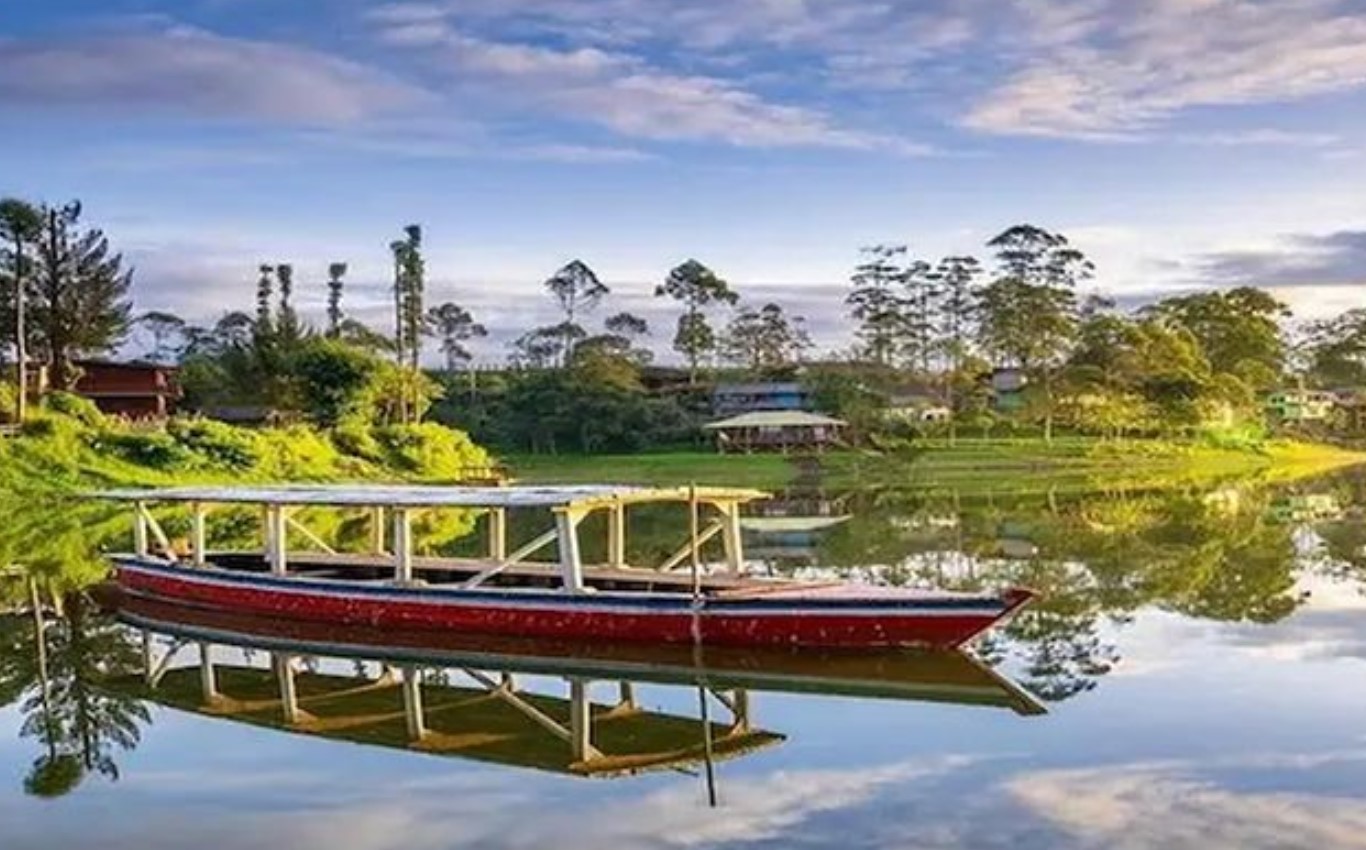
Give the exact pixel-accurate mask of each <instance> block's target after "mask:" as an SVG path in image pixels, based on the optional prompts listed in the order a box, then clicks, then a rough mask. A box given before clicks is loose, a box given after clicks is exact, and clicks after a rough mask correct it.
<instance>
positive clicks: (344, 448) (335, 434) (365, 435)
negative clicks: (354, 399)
mask: <svg viewBox="0 0 1366 850" xmlns="http://www.w3.org/2000/svg"><path fill="white" fill-rule="evenodd" d="M332 442H333V443H334V444H335V445H336V447H337V450H338V451H340V452H342V453H343V454H347V455H351V456H352V457H358V458H361V459H363V460H367V461H371V462H373V463H381V462H383V460H384V449H383V448H382V447H381V446H380V444H379V442H378V441H376V440H375V435H374V434H373V433H371V430H370V424H369V423H368V422H366V421H365V420H364V418H362V417H347V418H346V419H344V420H342V421H341V422H340V423H339V424H338V425H337V427H336V428H334V429H332Z"/></svg>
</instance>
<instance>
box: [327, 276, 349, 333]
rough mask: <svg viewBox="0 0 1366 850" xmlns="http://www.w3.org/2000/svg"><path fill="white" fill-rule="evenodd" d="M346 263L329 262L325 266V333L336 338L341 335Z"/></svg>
mask: <svg viewBox="0 0 1366 850" xmlns="http://www.w3.org/2000/svg"><path fill="white" fill-rule="evenodd" d="M346 271H347V266H346V263H331V264H329V265H328V267H327V335H328V336H330V337H332V338H333V339H336V338H337V337H338V336H340V335H341V324H342V319H343V318H344V316H343V314H342V306H341V302H342V289H343V287H344V286H345V283H344V282H343V280H342V278H344V277H346Z"/></svg>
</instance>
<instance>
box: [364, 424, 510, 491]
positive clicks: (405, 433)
mask: <svg viewBox="0 0 1366 850" xmlns="http://www.w3.org/2000/svg"><path fill="white" fill-rule="evenodd" d="M374 436H375V439H376V441H377V442H378V443H379V445H380V447H381V448H382V449H383V451H384V459H385V460H386V461H387V462H388V464H389V465H390V466H392V467H394V468H396V469H399V470H401V471H403V472H411V473H415V474H418V475H420V476H421V477H423V478H429V479H432V480H440V481H455V480H457V479H459V478H461V477H463V476H464V474H465V472H466V470H468V469H470V468H471V467H486V466H488V465H489V463H490V462H491V461H490V459H489V456H488V452H486V451H484V450H483V449H482V448H480V447H479V446H476V445H475V444H474V442H473V441H471V440H470V437H469V435H468V434H466V433H465V432H464V431H455V430H452V429H450V428H446V427H444V426H441V425H437V424H436V423H434V422H424V423H422V424H419V425H386V426H384V427H382V428H376V429H375V430H374Z"/></svg>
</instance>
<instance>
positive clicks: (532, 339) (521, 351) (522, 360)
mask: <svg viewBox="0 0 1366 850" xmlns="http://www.w3.org/2000/svg"><path fill="white" fill-rule="evenodd" d="M580 330H582V329H580ZM568 341H570V340H569V337H568V336H567V334H566V329H565V328H562V327H561V326H559V325H548V326H546V327H540V328H534V329H532V330H530V331H527V332H526V333H524V334H522V335H521V336H519V337H517V339H515V340H513V341H512V346H511V347H512V365H513V366H515V367H516V368H519V369H546V368H549V367H550V366H554V365H556V364H560V363H563V362H564V355H563V352H564V346H565V343H566V342H568Z"/></svg>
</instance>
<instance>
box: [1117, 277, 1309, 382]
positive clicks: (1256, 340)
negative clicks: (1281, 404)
mask: <svg viewBox="0 0 1366 850" xmlns="http://www.w3.org/2000/svg"><path fill="white" fill-rule="evenodd" d="M1143 313H1144V315H1147V316H1151V317H1153V318H1155V319H1157V320H1159V321H1161V322H1165V323H1168V324H1171V325H1176V326H1179V327H1182V328H1185V329H1186V330H1188V331H1190V333H1191V334H1193V335H1194V336H1195V338H1196V339H1197V340H1198V341H1199V343H1200V347H1201V348H1202V349H1204V352H1205V355H1206V356H1207V357H1208V358H1209V359H1210V362H1212V363H1218V364H1219V366H1220V368H1221V369H1223V370H1226V371H1229V372H1232V373H1233V374H1234V375H1236V376H1237V377H1238V378H1240V379H1241V380H1243V381H1244V382H1245V383H1247V384H1248V385H1250V386H1251V387H1253V388H1254V389H1257V390H1266V389H1271V388H1273V387H1275V386H1276V385H1277V384H1278V383H1279V382H1280V380H1281V376H1282V373H1283V372H1284V370H1285V360H1286V345H1285V340H1284V339H1283V338H1282V336H1281V327H1280V320H1282V319H1284V318H1287V317H1288V316H1289V315H1290V310H1289V309H1288V308H1287V307H1286V306H1285V305H1284V304H1282V303H1281V302H1280V301H1278V300H1276V298H1275V297H1273V296H1272V295H1271V294H1269V293H1267V292H1264V291H1263V290H1260V289H1255V288H1252V287H1239V288H1237V289H1230V290H1226V291H1223V292H1200V293H1196V294H1193V295H1182V296H1179V297H1176V298H1167V299H1164V300H1162V301H1159V302H1157V303H1156V304H1153V305H1151V306H1149V307H1147V308H1145V309H1144V311H1143Z"/></svg>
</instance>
